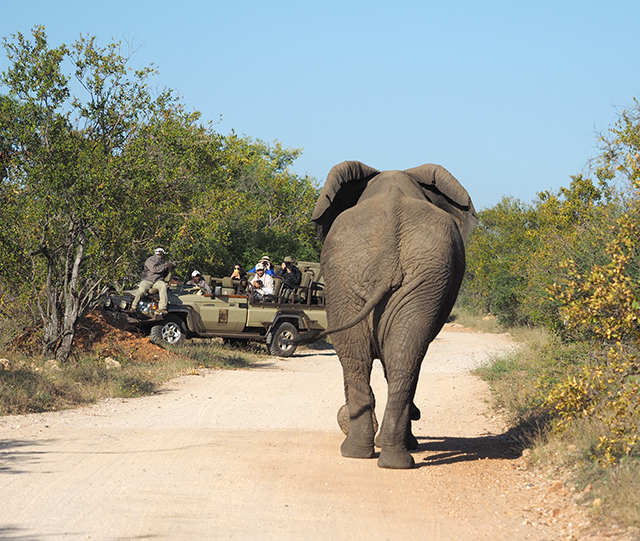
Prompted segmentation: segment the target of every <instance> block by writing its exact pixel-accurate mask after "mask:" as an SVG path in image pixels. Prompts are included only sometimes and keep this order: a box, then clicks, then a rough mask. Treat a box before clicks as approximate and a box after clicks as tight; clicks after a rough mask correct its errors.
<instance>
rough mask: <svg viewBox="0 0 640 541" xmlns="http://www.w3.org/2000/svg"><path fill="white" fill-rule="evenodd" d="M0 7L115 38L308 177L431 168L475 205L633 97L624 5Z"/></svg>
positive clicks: (158, 80) (592, 130) (14, 15)
mask: <svg viewBox="0 0 640 541" xmlns="http://www.w3.org/2000/svg"><path fill="white" fill-rule="evenodd" d="M1 4H2V10H1V13H2V16H1V17H0V36H2V37H7V36H9V35H10V34H13V33H15V32H22V33H23V34H28V33H29V31H30V30H31V28H32V27H33V26H34V25H37V24H42V25H45V26H46V28H47V35H48V37H49V43H50V45H52V46H57V45H59V44H60V43H67V44H70V43H72V42H73V41H74V40H75V39H77V37H78V36H79V35H80V34H81V33H82V34H90V35H95V36H97V37H98V39H99V44H100V45H106V44H107V43H108V42H109V40H110V38H111V37H114V38H116V39H118V40H122V41H123V42H124V41H128V42H131V43H133V47H134V48H138V50H137V52H136V53H135V55H134V56H133V59H132V65H133V66H137V67H139V66H143V65H148V64H150V63H152V62H153V63H155V64H156V66H157V67H158V69H159V70H160V74H159V75H158V76H157V77H155V78H154V83H155V84H156V85H157V86H158V87H169V88H173V89H175V90H177V91H178V92H179V93H180V94H181V95H182V96H183V101H184V102H185V103H186V104H187V106H188V107H189V108H191V109H197V110H199V111H201V112H202V114H203V119H204V120H213V121H217V120H218V119H219V117H220V115H222V121H221V122H220V123H219V124H217V126H216V129H217V131H219V132H221V133H223V134H227V133H229V132H231V131H232V130H233V131H235V132H236V133H238V134H240V135H248V136H251V137H253V138H254V139H262V140H263V141H267V142H273V141H275V140H277V141H280V142H281V143H282V144H283V145H284V146H286V147H295V148H303V149H304V152H303V154H302V156H301V157H300V158H299V159H298V160H296V162H295V163H294V166H293V169H294V170H295V171H296V172H297V173H299V174H305V173H308V174H309V175H311V176H313V177H315V178H316V179H317V181H318V183H319V184H322V183H324V180H325V178H326V175H327V173H328V172H329V170H330V169H331V167H333V166H334V165H336V164H337V163H340V162H341V161H343V160H359V161H362V162H364V163H366V164H367V165H370V166H371V167H375V168H377V169H381V170H385V169H408V168H411V167H415V166H417V165H421V164H423V163H439V164H441V165H443V166H444V167H446V168H447V169H448V170H449V171H451V173H452V174H453V175H454V176H456V177H457V178H458V180H460V182H461V183H462V184H463V185H464V186H465V187H466V188H467V190H468V191H469V193H470V194H471V197H472V199H473V201H474V203H475V205H476V208H478V209H480V208H484V207H490V206H493V205H495V204H496V203H497V202H498V201H499V200H500V199H501V198H502V197H503V196H505V195H510V196H514V197H517V198H519V199H521V200H523V201H525V202H529V201H531V200H532V199H533V198H534V197H535V195H536V193H538V192H539V191H542V190H548V189H554V190H556V189H558V188H559V187H561V186H568V184H569V182H570V176H571V175H574V174H578V173H581V172H584V171H585V167H586V165H587V163H588V161H589V160H590V159H592V158H595V157H596V156H597V155H598V149H597V145H598V140H597V135H596V134H597V132H602V131H606V130H607V129H608V128H609V127H610V126H611V125H612V123H613V122H614V121H615V120H616V118H617V116H618V114H619V113H620V112H621V111H622V110H623V109H624V108H629V107H631V106H633V98H634V97H638V98H640V69H639V68H640V65H639V64H640V56H639V54H638V53H639V52H640V47H639V46H640V32H638V29H637V24H638V21H639V20H640V2H637V1H635V0H628V1H618V0H609V1H608V2H603V1H597V2H596V1H589V0H585V1H562V0H555V1H546V0H538V1H528V0H518V1H513V0H510V1H482V0H478V1H463V2H460V1H455V0H452V1H450V2H432V1H429V0H423V1H405V0H396V1H395V2H389V1H385V2H380V1H376V0H369V1H360V0H354V1H349V0H342V1H333V0H325V1H323V2H306V1H304V0H298V1H295V2H293V1H291V2H289V1H272V2H265V1H263V2H258V1H254V0H247V1H235V2H233V1H229V0H225V1H224V2H222V1H217V0H213V1H207V2H204V1H191V2H189V1H186V2H183V3H178V2H166V1H164V0H155V1H146V0H143V1H136V0H129V1H127V2H124V1H121V0H111V1H110V2H97V1H93V0H84V1H82V2H80V1H71V0H68V1H64V0H61V1H55V0H46V1H36V0H22V1H21V2H13V1H12V2H9V1H8V0H2V3H1ZM2 53H3V54H0V70H4V69H6V67H7V66H8V61H7V59H6V56H5V55H4V51H2ZM3 91H4V90H3V89H2V88H0V92H3Z"/></svg>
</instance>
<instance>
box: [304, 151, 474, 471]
mask: <svg viewBox="0 0 640 541" xmlns="http://www.w3.org/2000/svg"><path fill="white" fill-rule="evenodd" d="M312 222H313V223H314V224H315V227H316V233H317V235H318V236H319V238H320V239H321V240H322V241H323V248H322V255H321V258H320V264H321V274H322V276H323V278H324V285H325V304H326V311H327V321H328V328H327V330H326V331H324V332H322V333H321V334H320V335H315V339H318V338H320V337H323V336H326V335H331V341H332V344H333V346H334V348H335V350H336V353H337V354H338V358H339V359H340V363H341V365H342V371H343V377H344V386H345V399H346V400H345V401H346V407H348V430H346V429H344V427H343V431H344V432H345V433H346V438H345V440H344V442H343V443H342V445H341V452H342V455H343V456H345V457H352V458H373V457H375V446H377V447H380V454H379V457H378V466H379V467H381V468H394V469H406V468H412V467H413V466H414V465H415V462H414V459H413V457H412V456H411V453H410V452H409V451H410V450H412V449H415V448H417V440H416V439H415V437H414V436H413V434H412V432H411V420H412V419H414V420H415V419H417V418H419V417H420V412H419V410H418V409H417V408H416V407H415V405H414V404H413V398H414V394H415V391H416V385H417V383H418V374H419V371H420V366H421V363H422V360H423V358H424V356H425V354H426V352H427V348H428V347H429V344H430V343H431V341H432V340H433V339H434V338H435V337H436V335H437V334H438V333H439V332H440V330H441V329H442V327H443V325H444V323H445V321H446V319H447V317H448V316H449V314H450V312H451V309H452V308H453V305H454V303H455V300H456V297H457V295H458V290H459V287H460V283H461V281H462V277H463V274H464V270H465V250H464V244H465V243H466V241H467V239H468V238H469V235H470V234H471V232H472V231H473V229H474V227H475V226H476V225H477V223H478V218H477V215H476V212H475V209H474V207H473V203H472V202H471V198H470V197H469V194H468V193H467V191H466V190H465V189H464V188H463V187H462V185H461V184H460V183H459V182H458V181H457V180H456V179H455V178H454V177H453V175H451V173H449V172H448V171H447V170H446V169H445V168H443V167H442V166H439V165H433V164H425V165H422V166H420V167H416V168H413V169H408V170H406V171H382V172H380V171H378V170H376V169H373V168H371V167H369V166H367V165H365V164H363V163H361V162H358V161H345V162H343V163H341V164H338V165H336V166H335V167H333V168H332V169H331V171H330V172H329V174H328V175H327V179H326V182H325V184H324V187H323V189H322V192H321V194H320V196H319V198H318V200H317V203H316V206H315V209H314V212H313V216H312ZM375 359H380V361H381V362H382V366H383V368H384V372H385V377H386V379H387V384H388V390H387V392H388V399H387V406H386V409H385V412H384V417H383V419H382V424H381V426H380V432H379V434H378V436H377V437H376V436H375V431H374V424H375V425H377V422H376V421H375V414H374V409H375V397H374V395H373V391H372V389H371V386H370V377H371V369H372V365H373V361H374V360H375ZM344 408H345V406H343V409H344ZM374 438H375V446H374Z"/></svg>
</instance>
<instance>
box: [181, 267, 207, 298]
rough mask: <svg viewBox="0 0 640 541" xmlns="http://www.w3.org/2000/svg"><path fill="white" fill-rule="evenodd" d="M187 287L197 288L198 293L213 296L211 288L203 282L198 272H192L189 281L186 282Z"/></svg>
mask: <svg viewBox="0 0 640 541" xmlns="http://www.w3.org/2000/svg"><path fill="white" fill-rule="evenodd" d="M187 285H188V286H198V287H199V288H200V291H202V293H203V294H205V295H213V291H212V290H211V286H210V285H209V284H207V282H205V280H204V278H203V277H202V274H200V271H197V270H194V271H193V272H192V273H191V280H189V281H188V282H187Z"/></svg>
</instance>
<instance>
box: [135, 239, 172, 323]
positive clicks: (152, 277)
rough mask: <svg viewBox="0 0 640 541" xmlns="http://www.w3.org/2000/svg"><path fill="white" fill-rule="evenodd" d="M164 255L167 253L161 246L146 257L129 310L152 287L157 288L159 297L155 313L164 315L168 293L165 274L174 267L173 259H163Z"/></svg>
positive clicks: (167, 302) (136, 305)
mask: <svg viewBox="0 0 640 541" xmlns="http://www.w3.org/2000/svg"><path fill="white" fill-rule="evenodd" d="M165 255H167V252H165V251H164V249H163V248H156V249H155V250H154V251H153V255H152V256H150V257H148V258H147V260H146V261H145V262H144V268H143V269H142V275H141V276H140V284H139V285H138V291H137V292H136V296H135V298H134V299H133V302H132V303H131V310H135V309H136V308H137V307H138V303H139V302H140V299H141V298H142V297H143V295H145V294H146V293H147V291H149V290H150V289H151V288H152V287H153V288H156V289H157V290H158V296H159V297H160V301H159V303H158V310H157V312H156V315H164V314H166V313H167V305H168V304H169V295H168V294H167V282H165V278H166V277H167V274H169V273H170V272H171V271H172V270H173V269H174V268H175V267H176V263H175V262H174V261H165V260H164V257H165Z"/></svg>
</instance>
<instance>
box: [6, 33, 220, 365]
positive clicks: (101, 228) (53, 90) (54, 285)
mask: <svg viewBox="0 0 640 541" xmlns="http://www.w3.org/2000/svg"><path fill="white" fill-rule="evenodd" d="M32 37H33V42H30V41H29V40H28V39H26V38H25V37H24V36H23V35H22V34H20V33H18V34H15V35H13V36H12V40H11V41H9V40H7V39H6V38H5V40H4V47H5V49H6V51H7V55H8V57H9V59H10V61H11V66H10V67H9V69H8V70H7V71H6V72H3V73H2V77H1V78H0V83H1V84H3V85H5V86H6V87H7V88H8V90H9V93H8V96H2V99H1V101H0V114H2V118H1V120H2V131H1V132H0V135H1V136H2V139H1V141H0V152H1V154H0V166H1V169H0V170H1V171H2V177H1V179H0V180H1V182H2V186H1V188H0V197H1V198H2V202H3V203H4V204H5V205H4V206H3V211H2V217H1V218H0V221H1V222H2V223H1V225H2V226H3V227H2V231H3V233H2V235H0V251H1V253H2V255H6V256H7V257H6V258H3V259H2V261H0V276H2V278H3V279H4V281H5V282H6V283H7V284H8V286H10V287H12V288H14V289H15V290H17V291H21V292H23V295H26V294H27V292H28V295H30V296H31V298H32V299H33V302H34V305H35V309H36V311H37V314H38V315H39V317H40V320H41V321H42V324H43V347H42V351H43V354H44V355H46V356H49V355H54V354H55V356H56V358H57V359H59V360H62V361H64V360H66V359H67V358H68V356H69V354H70V351H71V345H72V341H73V336H74V332H75V326H76V322H77V321H78V319H79V317H80V316H81V315H82V314H83V313H84V312H86V310H87V309H88V308H90V307H91V306H92V305H93V304H94V303H95V301H96V299H97V298H98V297H99V295H100V293H101V292H102V290H103V288H104V286H105V280H106V278H107V277H110V278H114V279H117V277H118V276H121V277H123V276H126V274H127V271H126V270H125V269H126V268H127V267H128V266H130V265H131V263H132V262H133V261H137V260H138V258H139V252H140V248H141V247H143V246H148V245H149V244H150V243H151V242H160V241H162V240H168V239H170V238H171V236H172V234H171V231H172V230H173V229H174V228H175V227H177V225H178V222H179V220H180V216H182V215H184V213H186V212H188V210H189V208H190V202H191V200H192V198H193V196H194V194H195V193H197V192H198V190H200V189H201V188H200V186H202V185H203V184H204V185H205V186H206V185H208V183H210V182H213V181H215V179H216V176H215V174H213V170H214V169H215V167H216V166H217V158H218V154H219V151H220V147H221V139H220V137H216V136H215V135H214V134H212V133H211V132H210V131H209V130H207V129H206V128H204V127H202V126H200V125H198V124H197V121H198V118H199V115H198V114H197V113H186V112H185V111H184V109H183V107H182V106H181V105H180V103H179V101H178V99H177V98H176V97H175V96H174V95H173V93H172V92H171V91H168V90H164V91H162V92H161V93H160V94H159V95H158V96H155V97H154V96H153V95H152V94H151V91H150V89H149V86H148V83H147V80H148V78H149V77H150V76H151V75H152V74H153V73H154V70H153V68H152V67H147V68H142V69H139V70H132V69H131V68H129V67H128V63H129V60H130V55H129V56H124V55H123V53H122V51H121V44H120V43H119V42H111V43H109V44H108V45H107V47H105V48H100V47H98V45H97V42H96V38H94V37H80V39H78V40H77V41H76V42H75V43H74V44H73V45H72V46H71V47H67V46H66V45H61V46H59V47H56V48H50V47H49V45H48V43H47V38H46V34H45V31H44V28H43V27H35V28H34V29H33V31H32ZM67 64H70V65H71V66H72V69H73V78H74V79H75V81H76V83H77V84H78V85H79V88H80V89H81V90H82V91H83V93H84V95H85V99H81V98H80V97H77V96H72V86H71V84H70V81H71V80H72V76H71V75H69V74H65V73H64V71H63V68H64V67H65V66H66V65H67ZM125 263H128V265H125ZM17 269H21V270H22V272H19V273H16V270H17ZM25 271H28V273H29V274H28V275H26V276H25Z"/></svg>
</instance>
